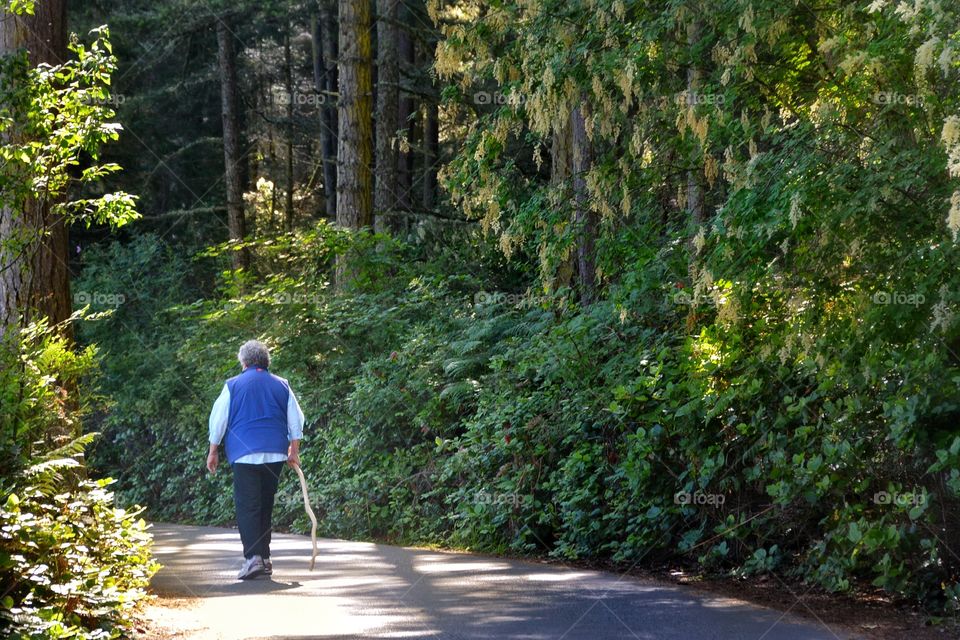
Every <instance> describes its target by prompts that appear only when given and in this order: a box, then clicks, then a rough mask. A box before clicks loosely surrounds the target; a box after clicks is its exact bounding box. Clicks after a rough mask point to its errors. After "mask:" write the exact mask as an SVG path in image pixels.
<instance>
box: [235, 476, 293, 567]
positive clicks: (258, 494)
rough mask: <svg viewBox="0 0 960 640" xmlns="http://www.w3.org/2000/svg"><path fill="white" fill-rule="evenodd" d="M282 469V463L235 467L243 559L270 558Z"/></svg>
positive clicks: (236, 501) (238, 525)
mask: <svg viewBox="0 0 960 640" xmlns="http://www.w3.org/2000/svg"><path fill="white" fill-rule="evenodd" d="M283 465H284V463H283V462H268V463H266V464H243V463H240V462H237V463H235V464H234V465H233V504H234V506H235V507H236V510H237V527H238V528H239V529H240V540H241V541H242V542H243V557H244V558H248V559H249V558H252V557H253V556H260V557H261V558H264V559H266V558H269V557H270V530H271V527H272V524H271V520H272V518H273V498H274V496H276V494H277V484H279V482H280V472H281V471H282V470H283Z"/></svg>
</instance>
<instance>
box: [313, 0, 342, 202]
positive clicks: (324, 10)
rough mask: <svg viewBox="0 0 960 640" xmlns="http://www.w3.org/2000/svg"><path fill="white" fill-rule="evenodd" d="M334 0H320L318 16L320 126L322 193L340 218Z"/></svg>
mask: <svg viewBox="0 0 960 640" xmlns="http://www.w3.org/2000/svg"><path fill="white" fill-rule="evenodd" d="M334 7H335V5H334V0H320V3H319V8H320V15H319V17H318V20H317V31H316V40H317V42H318V43H319V46H318V53H319V54H320V56H322V58H321V59H320V61H319V62H320V64H319V65H317V70H318V71H321V76H320V80H319V81H318V82H317V91H321V92H322V95H323V101H322V103H321V104H322V110H321V114H320V117H321V119H322V121H321V126H320V149H321V154H322V156H323V194H324V200H325V203H324V204H325V207H326V212H327V217H328V218H329V219H331V220H336V218H337V137H338V129H337V95H338V92H339V90H340V89H339V84H338V76H337V51H338V45H337V16H336V11H335V8H334Z"/></svg>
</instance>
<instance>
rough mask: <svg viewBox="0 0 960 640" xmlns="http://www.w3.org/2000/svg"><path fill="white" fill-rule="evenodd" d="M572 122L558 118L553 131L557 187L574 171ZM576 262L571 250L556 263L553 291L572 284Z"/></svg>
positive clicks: (554, 182)
mask: <svg viewBox="0 0 960 640" xmlns="http://www.w3.org/2000/svg"><path fill="white" fill-rule="evenodd" d="M570 124H571V120H570V118H566V119H564V118H558V119H557V122H556V123H555V125H554V127H553V131H552V133H551V141H550V149H551V150H550V157H551V165H550V183H551V184H552V185H554V187H555V188H565V185H566V183H567V181H568V180H569V179H570V175H571V173H572V168H571V166H570V165H571V162H572V161H573V157H572V150H571V148H570V147H571V142H572V141H571V132H570ZM543 260H546V257H544V258H543ZM575 262H576V256H575V255H574V254H573V253H572V252H571V253H570V254H569V255H568V256H567V257H565V258H563V259H562V261H561V262H560V264H558V265H556V268H555V270H554V273H553V275H552V277H551V281H550V289H551V291H556V290H558V289H560V288H561V287H568V286H570V280H571V278H572V277H573V272H574V266H575V265H574V263H575ZM544 266H549V265H544Z"/></svg>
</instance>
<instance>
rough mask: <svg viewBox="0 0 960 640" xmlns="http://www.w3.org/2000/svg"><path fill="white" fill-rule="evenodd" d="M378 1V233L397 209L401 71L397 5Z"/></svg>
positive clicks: (392, 0)
mask: <svg viewBox="0 0 960 640" xmlns="http://www.w3.org/2000/svg"><path fill="white" fill-rule="evenodd" d="M399 2H400V0H377V116H376V125H377V131H376V134H377V135H376V145H377V149H376V156H377V158H376V179H375V191H374V196H373V208H374V210H375V211H376V216H377V219H376V225H377V230H378V231H382V230H385V229H388V228H392V227H393V226H394V225H393V224H392V222H390V217H389V215H390V212H392V211H394V210H395V209H396V208H397V145H396V142H395V138H396V135H397V128H398V127H397V116H398V112H397V109H398V108H399V104H398V100H399V86H400V69H399V67H398V66H397V14H398V12H397V5H398V4H399Z"/></svg>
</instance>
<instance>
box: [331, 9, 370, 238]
mask: <svg viewBox="0 0 960 640" xmlns="http://www.w3.org/2000/svg"><path fill="white" fill-rule="evenodd" d="M371 25H372V21H371V16H370V3H369V2H368V1H367V0H340V44H341V51H340V100H339V103H338V108H337V116H338V119H339V121H340V140H339V144H338V145H337V166H338V168H339V175H338V178H337V223H338V224H339V225H340V226H342V227H346V228H348V229H360V228H362V227H369V226H370V225H371V224H372V223H373V174H372V172H371V170H370V168H371V167H370V165H371V164H372V163H373V60H372V43H371V38H370V28H371Z"/></svg>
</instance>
